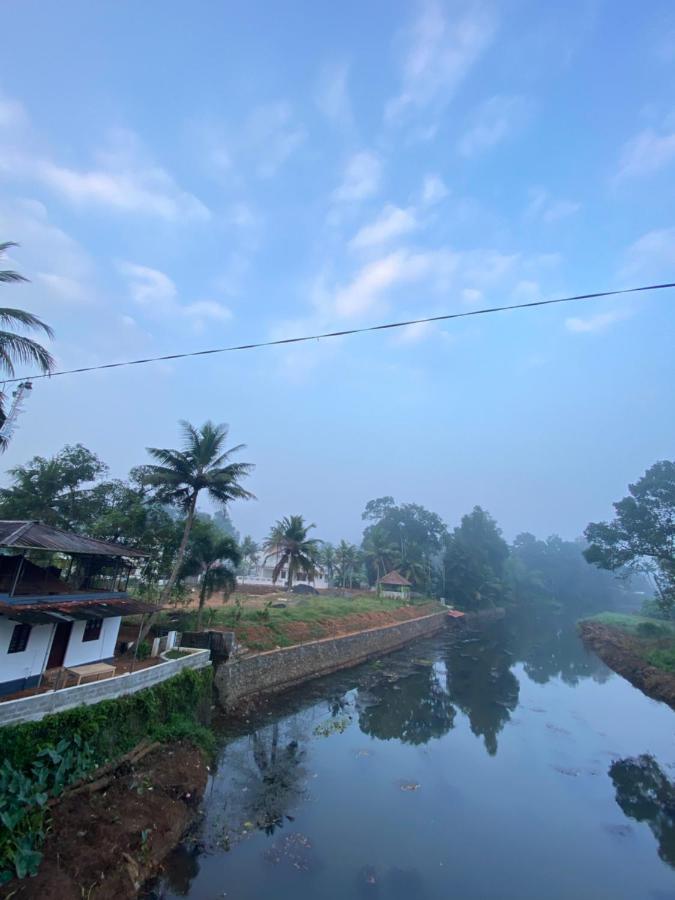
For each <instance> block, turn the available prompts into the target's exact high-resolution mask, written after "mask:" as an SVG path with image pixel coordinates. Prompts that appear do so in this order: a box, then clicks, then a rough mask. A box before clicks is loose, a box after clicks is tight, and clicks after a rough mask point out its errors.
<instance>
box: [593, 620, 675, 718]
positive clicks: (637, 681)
mask: <svg viewBox="0 0 675 900" xmlns="http://www.w3.org/2000/svg"><path fill="white" fill-rule="evenodd" d="M579 633H580V634H581V637H582V639H583V641H584V642H585V643H586V644H587V645H588V646H589V647H591V648H592V649H593V650H594V651H595V652H596V653H597V654H598V656H599V657H600V659H602V661H603V662H604V663H605V664H606V665H608V666H609V668H610V669H613V670H614V671H615V672H617V673H618V674H619V675H622V676H623V677H624V678H625V679H626V680H627V681H630V683H631V684H632V685H634V687H636V688H639V689H640V690H641V691H642V692H643V693H645V694H646V695H647V696H648V697H652V698H653V699H654V700H662V701H663V702H664V703H667V704H668V705H669V706H671V707H672V708H673V709H675V674H673V673H670V672H665V671H664V670H663V669H657V668H656V667H655V666H652V665H650V664H649V663H648V662H647V660H646V659H645V654H646V653H647V652H648V651H649V650H651V649H653V648H655V647H658V646H659V645H660V642H659V641H658V640H657V641H654V640H648V639H645V638H640V637H637V636H636V635H632V634H628V633H627V632H625V631H622V630H621V629H619V628H613V627H612V626H611V625H605V624H602V623H600V622H581V623H579Z"/></svg>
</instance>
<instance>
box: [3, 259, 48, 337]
mask: <svg viewBox="0 0 675 900" xmlns="http://www.w3.org/2000/svg"><path fill="white" fill-rule="evenodd" d="M0 274H2V273H0ZM4 274H7V273H4ZM1 280H2V279H1V278H0V281H1ZM22 280H23V281H26V279H25V278H24V279H22ZM0 325H5V326H7V325H21V326H22V327H23V328H32V329H33V330H34V331H43V332H44V333H45V334H46V335H47V337H50V338H53V337H54V332H53V330H52V329H51V328H50V327H49V325H47V324H46V323H45V322H43V321H42V319H40V318H39V317H38V316H34V315H33V313H29V312H26V310H24V309H13V308H9V307H1V306H0Z"/></svg>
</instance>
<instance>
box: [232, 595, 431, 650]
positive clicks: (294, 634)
mask: <svg viewBox="0 0 675 900" xmlns="http://www.w3.org/2000/svg"><path fill="white" fill-rule="evenodd" d="M437 611H438V607H437V606H436V605H435V604H432V605H430V606H429V607H425V606H402V607H400V608H399V609H388V610H382V611H374V612H363V613H353V614H352V615H347V616H335V617H328V616H327V617H326V618H325V619H315V620H313V621H311V622H297V621H288V622H280V621H279V620H277V621H276V622H275V623H274V627H273V628H272V627H270V626H269V625H266V624H264V623H249V622H244V623H242V624H241V625H237V626H235V628H234V629H233V630H234V632H235V634H236V636H237V641H238V642H239V643H241V644H243V645H244V646H246V647H250V648H251V649H254V650H261V649H265V650H273V649H274V648H275V647H278V646H280V645H281V643H282V642H283V646H292V645H293V644H303V643H306V642H308V641H316V640H319V639H320V638H329V637H339V636H340V635H343V634H353V633H354V632H356V631H366V630H367V629H368V628H379V627H381V626H382V625H394V624H395V623H396V622H405V621H407V620H408V619H418V618H419V617H420V616H424V615H428V614H429V613H432V612H437Z"/></svg>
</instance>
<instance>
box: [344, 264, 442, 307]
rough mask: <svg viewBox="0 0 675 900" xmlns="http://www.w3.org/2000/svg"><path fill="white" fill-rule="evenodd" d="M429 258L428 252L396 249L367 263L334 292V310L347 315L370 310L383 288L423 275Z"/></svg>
mask: <svg viewBox="0 0 675 900" xmlns="http://www.w3.org/2000/svg"><path fill="white" fill-rule="evenodd" d="M430 261H431V259H430V256H429V254H425V253H410V252H408V251H406V250H398V251H396V252H395V253H390V254H389V255H388V256H384V257H382V258H380V259H376V260H374V261H373V262H370V263H368V264H367V265H365V266H363V268H362V269H360V271H359V272H358V273H357V274H356V275H355V277H354V278H353V279H352V281H351V282H350V283H349V284H348V285H346V286H345V287H343V288H340V289H338V290H337V291H336V293H335V299H334V306H335V311H336V313H337V314H338V315H339V316H342V317H345V318H350V317H355V316H360V315H363V313H366V312H370V310H371V309H372V308H373V307H374V306H376V305H377V302H378V300H379V299H380V297H381V296H382V295H383V294H384V293H385V292H386V291H388V290H389V289H391V288H393V287H396V286H398V285H400V284H404V283H408V282H411V281H416V280H418V279H419V278H421V277H422V276H423V275H425V274H426V273H427V272H428V271H429V266H430Z"/></svg>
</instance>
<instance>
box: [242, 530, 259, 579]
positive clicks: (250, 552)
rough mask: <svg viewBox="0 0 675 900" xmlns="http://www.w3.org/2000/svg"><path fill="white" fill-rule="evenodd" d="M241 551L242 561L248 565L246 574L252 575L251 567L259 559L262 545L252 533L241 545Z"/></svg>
mask: <svg viewBox="0 0 675 900" xmlns="http://www.w3.org/2000/svg"><path fill="white" fill-rule="evenodd" d="M239 551H240V553H241V558H242V562H243V563H244V565H245V567H246V574H247V575H250V573H251V569H252V568H253V566H254V565H255V564H256V561H257V559H258V553H259V552H260V546H259V545H258V544H257V543H256V542H255V541H254V540H253V538H252V537H251V535H250V534H247V535H245V536H244V539H243V540H242V542H241V544H240V545H239Z"/></svg>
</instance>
